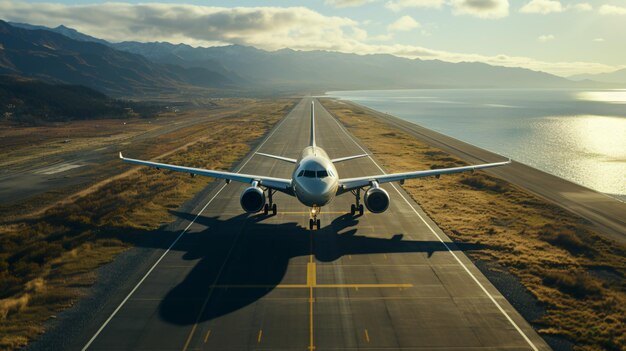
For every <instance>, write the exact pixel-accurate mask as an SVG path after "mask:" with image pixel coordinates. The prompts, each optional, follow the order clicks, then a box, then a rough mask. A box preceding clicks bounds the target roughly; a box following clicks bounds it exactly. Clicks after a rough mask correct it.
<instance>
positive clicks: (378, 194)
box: [363, 182, 389, 213]
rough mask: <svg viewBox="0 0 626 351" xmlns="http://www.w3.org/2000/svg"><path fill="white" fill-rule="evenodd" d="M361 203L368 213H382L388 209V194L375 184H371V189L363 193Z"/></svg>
mask: <svg viewBox="0 0 626 351" xmlns="http://www.w3.org/2000/svg"><path fill="white" fill-rule="evenodd" d="M363 202H365V207H367V209H368V210H369V211H370V212H372V213H383V212H385V211H386V210H387V208H388V207H389V194H387V192H386V191H385V189H383V188H381V187H380V186H379V185H378V183H377V182H373V183H372V187H371V188H369V189H368V190H367V191H366V192H365V197H364V198H363Z"/></svg>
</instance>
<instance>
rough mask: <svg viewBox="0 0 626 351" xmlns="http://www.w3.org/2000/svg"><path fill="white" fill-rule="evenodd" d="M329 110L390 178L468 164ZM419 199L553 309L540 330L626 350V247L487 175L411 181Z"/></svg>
mask: <svg viewBox="0 0 626 351" xmlns="http://www.w3.org/2000/svg"><path fill="white" fill-rule="evenodd" d="M323 104H324V106H325V107H326V108H327V109H328V111H329V112H331V113H332V114H333V115H335V116H336V117H338V118H339V120H340V121H341V122H342V123H343V124H344V125H345V126H346V127H347V128H348V129H349V130H350V132H352V133H353V134H354V135H355V136H356V137H357V138H359V139H360V140H361V141H362V142H363V143H364V144H365V145H366V146H367V147H368V148H369V149H370V150H371V152H372V153H373V154H374V155H375V157H376V159H377V160H379V161H380V163H381V164H382V165H383V166H384V167H385V168H386V169H387V170H388V171H391V172H399V171H407V170H414V169H429V168H440V167H451V166H460V165H464V164H465V163H464V162H463V161H460V160H459V159H458V158H456V157H454V156H452V155H450V154H447V153H445V152H443V151H441V150H438V149H435V148H433V147H430V146H428V145H427V144H425V143H423V142H421V141H420V140H417V139H415V138H414V137H412V136H410V135H408V134H406V133H404V132H402V131H400V130H398V129H395V128H393V127H391V126H389V125H388V124H386V123H384V122H383V121H381V120H378V119H376V118H375V117H374V116H372V115H369V114H367V112H364V111H363V110H360V109H358V108H353V107H350V106H348V105H346V104H341V103H337V102H336V101H333V100H324V101H323ZM403 187H404V189H405V190H407V192H408V193H409V194H410V195H411V197H412V198H413V199H414V200H415V201H416V202H417V203H418V204H419V205H420V206H421V207H422V208H423V209H424V211H426V213H427V214H428V215H429V216H430V217H431V218H432V219H433V220H434V221H435V222H436V223H437V224H438V225H439V226H440V227H441V228H442V229H443V230H444V231H445V232H446V234H447V235H448V236H450V237H451V238H452V239H453V240H455V241H457V242H462V243H470V244H478V245H479V247H481V248H480V249H478V250H475V251H471V252H467V254H468V255H469V256H470V257H471V258H472V259H474V260H481V261H485V262H497V263H498V264H499V266H500V267H503V269H505V270H506V271H507V272H509V273H511V274H513V275H514V276H516V277H517V278H518V279H519V280H520V282H521V283H522V284H523V285H524V287H526V289H528V291H529V292H530V293H531V294H532V295H533V296H534V297H535V298H536V299H537V300H538V301H539V302H540V303H541V304H542V306H543V307H544V308H545V311H546V313H545V314H544V316H543V317H542V318H540V319H539V320H535V321H531V322H532V323H533V325H534V326H535V327H536V328H537V329H538V331H539V333H540V334H552V335H560V336H563V337H566V338H567V339H569V340H571V341H573V342H574V343H575V344H576V349H578V350H625V349H626V329H625V325H626V289H625V288H626V280H625V279H624V276H625V273H626V248H624V247H623V246H620V245H618V244H616V243H615V242H613V241H610V240H607V239H604V238H603V237H602V236H601V235H599V234H598V233H596V232H594V230H593V229H592V228H590V227H589V226H588V225H587V224H585V223H586V222H585V221H584V220H583V219H582V218H580V217H577V216H576V215H573V214H572V213H570V212H566V211H564V210H562V209H561V208H560V207H558V206H556V205H553V204H551V203H548V202H546V201H545V200H543V199H541V198H539V197H537V196H535V195H533V194H531V193H529V192H527V191H525V190H524V189H521V188H519V187H516V186H514V185H512V184H510V183H507V182H505V181H503V180H501V179H499V178H496V177H493V176H490V175H488V174H486V173H484V172H476V173H472V174H460V175H448V176H442V177H441V179H439V180H437V179H434V178H426V179H417V180H410V181H407V182H406V183H405V184H404V185H403Z"/></svg>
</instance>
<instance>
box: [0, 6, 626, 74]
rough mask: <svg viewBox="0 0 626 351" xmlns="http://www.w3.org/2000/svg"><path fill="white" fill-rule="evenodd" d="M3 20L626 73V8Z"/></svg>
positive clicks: (71, 10) (309, 10)
mask: <svg viewBox="0 0 626 351" xmlns="http://www.w3.org/2000/svg"><path fill="white" fill-rule="evenodd" d="M0 18H1V19H3V20H7V21H15V22H25V23H30V24H38V25H44V26H48V27H56V26H58V25H65V26H68V27H71V28H74V29H76V30H78V31H80V32H83V33H85V34H89V35H92V36H95V37H98V38H102V39H106V40H109V41H112V42H119V41H127V40H134V41H141V42H152V41H168V42H172V43H185V44H189V45H192V46H213V45H227V44H240V45H249V46H254V47H256V48H259V49H264V50H270V51H272V50H278V49H282V48H291V49H294V50H330V51H340V52H347V53H356V54H392V55H396V56H401V57H407V58H419V59H425V60H431V59H438V60H444V61H450V62H461V61H472V62H475V61H477V62H485V63H488V64H493V65H500V66H508V67H523V68H528V69H533V70H537V71H544V72H548V73H552V74H556V75H559V76H570V75H574V74H582V73H602V72H611V71H615V70H617V69H621V68H626V0H597V1H592V0H582V1H576V0H568V1H558V0H318V1H299V0H291V1H271V0H266V1H237V0H230V1H226V0H216V1H188V2H185V3H182V2H174V1H169V2H158V1H150V0H147V1H129V0H126V1H124V0H121V1H116V2H106V1H97V0H80V1H76V0H75V1H70V0H56V1H16V0H0Z"/></svg>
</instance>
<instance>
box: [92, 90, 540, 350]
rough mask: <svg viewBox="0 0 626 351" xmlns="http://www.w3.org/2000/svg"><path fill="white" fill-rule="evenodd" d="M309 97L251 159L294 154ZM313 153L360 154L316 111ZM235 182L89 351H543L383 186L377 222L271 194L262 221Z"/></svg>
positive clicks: (357, 164)
mask: <svg viewBox="0 0 626 351" xmlns="http://www.w3.org/2000/svg"><path fill="white" fill-rule="evenodd" d="M310 101H311V99H309V98H305V99H303V100H302V101H301V102H300V103H299V104H298V105H297V106H296V107H295V108H294V109H293V110H292V111H291V112H290V113H289V114H288V115H287V116H286V117H285V118H284V119H283V120H282V121H281V122H280V123H279V124H278V125H277V126H276V127H275V128H274V129H273V130H272V131H271V132H270V133H269V134H268V137H267V138H266V139H265V140H264V141H263V142H262V143H261V144H260V145H259V147H258V150H257V151H261V152H266V153H271V154H276V155H282V156H286V157H290V158H298V156H299V154H300V152H301V150H302V149H303V148H304V147H305V146H307V143H308V135H309V108H310ZM315 109H316V121H317V144H318V146H321V147H322V148H324V149H325V150H326V151H327V153H328V154H329V156H330V157H331V158H337V157H342V156H349V155H353V154H359V153H363V149H362V148H361V146H360V145H359V144H358V143H357V141H355V140H354V139H353V138H352V137H351V136H350V135H349V134H347V132H346V131H345V129H343V127H341V126H340V125H339V124H338V123H337V121H336V120H335V119H334V118H333V117H332V116H330V115H329V114H328V113H327V112H326V110H325V109H324V108H323V107H322V106H321V105H320V104H319V103H317V102H316V106H315ZM237 171H239V172H242V173H248V174H262V175H270V176H275V177H281V178H290V177H291V172H292V165H291V164H289V163H286V162H283V161H279V160H273V159H269V158H265V157H262V156H252V155H249V156H248V158H246V159H245V160H244V161H243V162H242V164H241V166H240V167H239V168H238V169H237ZM337 171H338V172H339V176H340V177H342V178H344V177H345V178H348V177H356V176H362V175H368V174H379V173H381V172H382V169H381V168H379V166H378V165H377V163H376V162H375V160H373V159H370V158H363V159H357V160H353V161H347V162H344V163H339V164H337ZM245 187H246V185H243V184H237V183H230V184H229V185H226V184H224V183H221V184H220V185H218V186H217V187H215V188H214V190H213V191H212V192H211V193H209V194H208V196H207V197H206V198H204V199H203V200H202V202H200V203H198V204H197V205H196V207H195V209H194V210H193V211H192V212H190V213H187V212H182V211H173V212H172V213H174V214H175V215H176V216H177V217H179V218H182V219H184V221H180V223H181V227H180V232H179V233H180V234H177V235H176V236H174V237H173V239H174V240H173V243H172V245H171V246H170V248H169V249H167V250H165V251H164V252H163V255H162V256H160V258H159V259H158V260H157V261H156V262H155V264H154V265H152V266H151V268H150V269H149V270H148V271H147V272H146V273H145V274H144V275H143V277H142V278H141V279H140V280H139V281H138V282H137V284H136V285H135V286H134V288H133V289H132V290H131V291H130V293H129V294H127V295H126V297H125V298H124V299H121V300H120V301H119V302H116V303H115V306H116V307H115V309H111V311H107V313H106V315H101V316H94V321H97V328H93V329H94V330H93V333H90V335H87V336H86V340H85V346H84V348H85V349H89V350H212V349H213V350H242V349H259V350H260V349H276V350H286V349H289V350H330V349H337V350H346V349H368V350H375V349H386V350H387V349H406V350H409V349H415V350H433V349H439V350H450V349H454V350H549V347H548V346H547V345H546V344H545V342H544V341H543V340H542V339H541V338H540V337H539V336H538V335H537V334H536V333H535V332H534V330H533V329H532V328H531V327H530V326H529V324H528V323H527V322H526V321H524V320H523V318H522V317H521V316H520V315H519V314H518V313H517V312H516V311H515V310H514V309H513V308H512V307H511V305H510V304H509V303H508V302H507V301H506V300H505V299H504V298H503V297H502V295H501V294H500V293H499V292H498V291H497V290H496V289H495V288H494V287H493V286H492V285H491V284H490V283H489V281H488V280H487V279H486V278H485V277H484V276H483V275H482V274H481V273H480V271H479V270H478V269H477V268H476V267H475V266H474V265H473V264H472V263H471V261H470V260H469V259H468V258H467V257H466V256H465V255H464V254H463V251H464V250H469V249H476V248H474V247H471V246H469V247H468V246H464V245H455V244H453V243H451V242H450V240H449V239H448V237H447V236H445V234H443V232H442V231H441V230H440V229H439V228H437V226H436V225H435V224H434V223H433V222H432V221H430V220H429V219H428V218H427V217H426V215H425V214H424V213H423V212H422V210H421V209H420V208H419V207H418V206H417V205H416V204H415V203H414V202H413V201H412V200H410V197H409V196H408V195H407V194H406V193H405V192H404V191H402V190H401V188H400V187H399V186H397V185H391V184H387V185H385V186H384V188H385V189H386V190H387V191H388V192H389V195H390V197H391V205H390V207H389V209H388V210H387V212H385V213H383V214H372V213H369V212H367V211H366V212H365V214H364V215H363V216H356V217H352V216H350V214H349V209H350V204H351V203H353V201H354V197H353V196H352V195H351V194H344V195H342V196H340V197H338V198H337V199H335V201H334V202H333V203H331V204H330V205H329V206H326V207H324V208H323V209H322V214H321V217H320V218H321V225H322V228H321V229H320V230H318V231H310V230H308V218H309V217H308V208H306V207H304V206H303V205H301V204H300V203H299V202H298V201H297V200H296V199H295V198H292V197H288V196H286V195H283V194H277V195H275V197H274V201H275V203H277V205H278V214H277V215H276V216H264V215H262V214H258V215H247V214H244V213H243V211H242V210H241V208H240V205H239V195H240V194H241V191H242V190H243V189H244V188H245Z"/></svg>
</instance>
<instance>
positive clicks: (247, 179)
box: [120, 152, 291, 194]
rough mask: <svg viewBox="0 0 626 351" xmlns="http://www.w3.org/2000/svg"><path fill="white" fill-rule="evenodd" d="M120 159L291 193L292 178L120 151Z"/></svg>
mask: <svg viewBox="0 0 626 351" xmlns="http://www.w3.org/2000/svg"><path fill="white" fill-rule="evenodd" d="M120 159H121V160H122V161H124V162H128V163H132V164H136V165H142V166H149V167H155V168H156V169H169V170H172V171H176V172H185V173H191V174H197V175H202V176H207V177H213V178H218V179H226V180H227V181H230V180H233V181H236V182H241V183H248V184H250V183H252V182H254V181H257V182H259V185H262V186H264V187H268V188H271V189H275V190H278V191H281V192H284V193H287V194H291V180H289V179H283V178H273V177H265V176H259V175H251V174H241V173H233V172H225V171H212V170H208V169H201V168H192V167H184V166H176V165H170V164H167V163H158V162H151V161H142V160H136V159H132V158H126V157H124V156H122V153H121V152H120Z"/></svg>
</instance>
